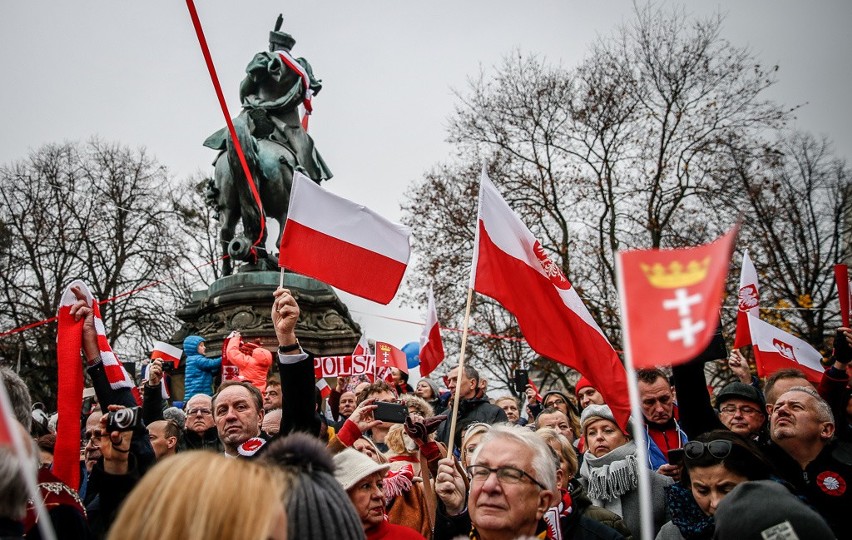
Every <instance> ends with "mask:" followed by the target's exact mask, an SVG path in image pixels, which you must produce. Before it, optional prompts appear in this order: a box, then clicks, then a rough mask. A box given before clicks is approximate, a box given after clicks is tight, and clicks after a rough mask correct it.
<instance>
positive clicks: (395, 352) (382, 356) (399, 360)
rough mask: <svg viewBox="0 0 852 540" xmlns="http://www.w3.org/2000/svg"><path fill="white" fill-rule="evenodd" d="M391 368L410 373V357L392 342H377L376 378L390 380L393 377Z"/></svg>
mask: <svg viewBox="0 0 852 540" xmlns="http://www.w3.org/2000/svg"><path fill="white" fill-rule="evenodd" d="M391 368H397V369H399V370H400V371H404V372H406V373H408V358H407V357H406V356H405V353H404V352H402V350H400V349H397V348H396V347H394V346H393V345H391V344H390V343H384V342H381V341H377V342H376V378H378V379H384V380H385V381H390V380H392V379H393V375H392V373H393V371H392V370H391Z"/></svg>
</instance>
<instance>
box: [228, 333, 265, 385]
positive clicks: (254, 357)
mask: <svg viewBox="0 0 852 540" xmlns="http://www.w3.org/2000/svg"><path fill="white" fill-rule="evenodd" d="M225 354H227V355H228V360H230V361H231V363H232V364H234V365H235V366H237V367H238V368H240V376H241V377H243V378H245V379H246V380H247V381H248V382H250V383H251V384H252V385H254V387H255V388H257V389H258V390H260V392H261V393H263V392H264V390H266V376H267V374H268V373H269V368H270V367H271V366H272V353H271V352H269V351H268V350H266V349H264V348H263V347H257V348H255V349H254V350H253V351H252V352H251V354H250V355H249V354H245V353H244V352H242V351H241V350H240V341H239V340H238V339H231V340H229V341H228V348H227V349H226V350H225Z"/></svg>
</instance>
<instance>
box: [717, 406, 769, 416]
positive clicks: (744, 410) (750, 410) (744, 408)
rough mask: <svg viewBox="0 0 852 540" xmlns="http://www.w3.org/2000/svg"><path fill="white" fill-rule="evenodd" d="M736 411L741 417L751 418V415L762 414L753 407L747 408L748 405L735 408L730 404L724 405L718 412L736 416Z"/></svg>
mask: <svg viewBox="0 0 852 540" xmlns="http://www.w3.org/2000/svg"><path fill="white" fill-rule="evenodd" d="M737 411H740V412H741V413H742V415H743V416H751V415H753V414H757V413H759V412H762V411H761V410H760V409H755V408H754V407H749V406H748V405H741V406H739V407H737V406H736V405H733V404H730V405H725V406H724V407H722V408H721V409H719V412H723V413H725V414H737Z"/></svg>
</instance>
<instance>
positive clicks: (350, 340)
mask: <svg viewBox="0 0 852 540" xmlns="http://www.w3.org/2000/svg"><path fill="white" fill-rule="evenodd" d="M279 277H280V273H279V272H269V271H254V272H242V273H236V274H233V275H230V276H225V277H222V278H220V279H218V280H216V281H215V282H214V283H213V284H211V285H210V287H209V288H207V289H206V290H199V291H193V292H192V299H191V300H190V302H189V303H188V304H186V305H185V306H184V307H183V308H182V309H180V310H178V312H177V313H176V315H177V317H178V318H179V319H181V320H182V321H184V324H183V326H182V327H181V328H180V330H178V331H177V332H176V333H175V334H174V335H173V336H172V339H171V340H170V341H171V342H172V343H173V344H175V345H178V346H182V344H183V340H184V338H185V337H186V336H189V335H192V334H196V335H200V336H203V337H204V338H205V339H206V340H207V355H208V356H219V354H220V351H221V350H222V342H223V341H224V339H225V337H227V336H228V334H230V333H231V332H232V331H233V330H238V331H239V332H240V333H241V334H242V335H243V339H244V340H246V341H260V343H261V344H262V345H263V346H264V347H266V348H267V349H269V350H270V351H273V352H274V351H275V350H276V349H277V348H278V341H277V339H276V338H275V330H274V328H273V326H272V314H271V312H272V293H273V292H274V291H275V289H276V288H277V287H278V280H279ZM284 288H285V289H290V291H292V293H293V296H294V297H295V298H296V301H297V302H298V303H299V309H300V310H301V315H300V316H299V322H298V323H297V325H296V335H297V336H298V337H299V343H301V344H302V347H303V348H304V349H305V350H309V351H311V352H312V353H314V354H316V355H317V356H332V355H345V354H351V353H352V350H353V349H354V348H355V345H356V344H357V343H358V340H359V338H360V336H361V327H360V326H359V325H358V324H357V323H356V322H355V321H353V320H352V317H351V315H350V314H349V309H348V308H347V307H346V305H345V304H344V303H343V302H341V301H340V298H338V297H337V294H336V293H335V292H334V289H332V288H331V287H329V286H328V285H326V284H325V283H322V282H319V281H317V280H315V279H312V278H309V277H305V276H301V275H299V274H292V273H286V274H284Z"/></svg>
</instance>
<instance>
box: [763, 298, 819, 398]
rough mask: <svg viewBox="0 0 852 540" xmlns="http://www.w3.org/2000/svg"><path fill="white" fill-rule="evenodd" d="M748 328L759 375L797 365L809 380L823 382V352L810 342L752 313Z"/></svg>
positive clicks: (767, 374)
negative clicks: (821, 361)
mask: <svg viewBox="0 0 852 540" xmlns="http://www.w3.org/2000/svg"><path fill="white" fill-rule="evenodd" d="M748 327H749V330H751V343H752V345H753V346H754V358H755V361H756V363H757V374H758V375H760V376H761V377H768V376H769V375H772V374H773V373H775V372H776V371H778V370H779V369H785V368H796V369H800V370H801V371H802V372H803V373H804V374H805V376H806V377H807V379H808V380H809V381H811V382H813V383H818V382H819V381H820V379H821V378H822V374H823V371H824V369H823V367H822V364H821V363H820V360H822V355H821V354H820V353H819V351H818V350H816V349H814V348H813V347H812V346H811V345H810V344H809V343H807V342H806V341H804V340H802V339H799V338H797V337H796V336H794V335H792V334H789V333H787V332H785V331H783V330H781V329H780V328H776V327H775V326H772V325H771V324H769V323H767V322H764V321H761V320H760V319H758V318H757V317H754V316H752V315H749V316H748Z"/></svg>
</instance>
